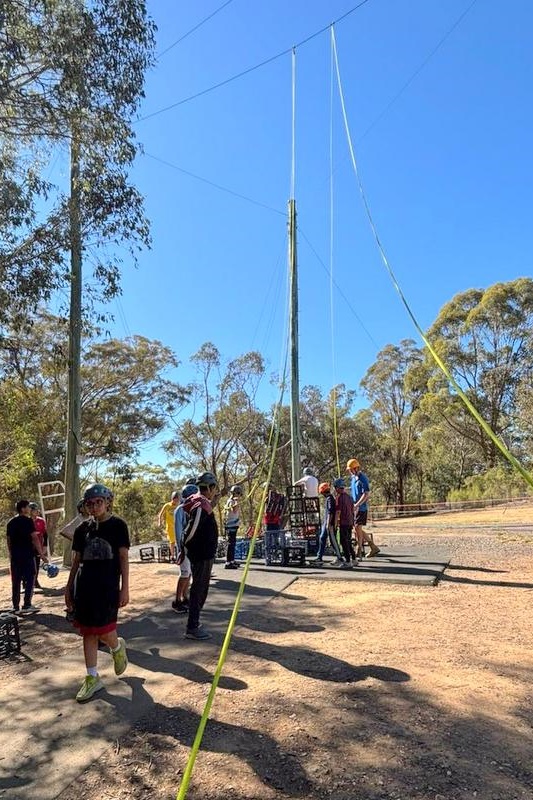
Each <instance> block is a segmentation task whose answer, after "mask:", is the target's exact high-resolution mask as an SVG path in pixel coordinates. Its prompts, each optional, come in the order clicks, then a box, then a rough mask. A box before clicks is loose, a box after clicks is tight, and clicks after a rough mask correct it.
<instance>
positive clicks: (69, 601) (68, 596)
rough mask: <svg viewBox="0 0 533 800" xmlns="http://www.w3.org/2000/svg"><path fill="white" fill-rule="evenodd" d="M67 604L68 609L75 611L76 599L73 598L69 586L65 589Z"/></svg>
mask: <svg viewBox="0 0 533 800" xmlns="http://www.w3.org/2000/svg"><path fill="white" fill-rule="evenodd" d="M65 605H66V607H67V611H74V601H73V600H72V592H71V590H70V589H69V587H68V586H67V588H66V589H65Z"/></svg>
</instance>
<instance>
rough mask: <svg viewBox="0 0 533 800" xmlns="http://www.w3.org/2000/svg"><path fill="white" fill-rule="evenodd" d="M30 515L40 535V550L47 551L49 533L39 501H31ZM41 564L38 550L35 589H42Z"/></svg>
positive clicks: (36, 553) (36, 554)
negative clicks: (41, 513) (40, 512)
mask: <svg viewBox="0 0 533 800" xmlns="http://www.w3.org/2000/svg"><path fill="white" fill-rule="evenodd" d="M29 509H30V517H31V518H32V520H33V526H34V528H35V530H36V532H37V536H38V537H39V541H40V543H41V547H40V550H41V551H44V552H46V546H47V544H48V533H47V530H46V522H45V521H44V519H43V517H41V515H40V514H39V510H40V509H39V506H38V505H37V503H33V502H32V503H30V505H29ZM40 566H41V556H40V555H39V553H38V552H37V551H36V552H35V583H34V588H35V589H42V586H41V584H40V583H39V567H40Z"/></svg>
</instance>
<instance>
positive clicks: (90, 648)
mask: <svg viewBox="0 0 533 800" xmlns="http://www.w3.org/2000/svg"><path fill="white" fill-rule="evenodd" d="M83 501H84V504H85V507H86V508H87V510H88V511H89V512H90V513H91V514H92V516H93V519H92V520H91V521H89V522H82V524H81V525H80V526H79V527H78V528H76V530H75V532H74V539H73V541H72V568H71V570H70V575H69V578H68V582H67V586H66V589H65V603H66V606H67V609H68V611H69V612H73V617H74V619H73V622H74V625H75V626H76V628H78V630H79V632H80V633H81V635H82V636H83V652H84V655H85V666H86V668H87V675H86V677H85V680H84V681H83V683H82V685H81V687H80V689H79V691H78V693H77V695H76V700H77V701H78V703H85V702H86V701H87V700H90V699H91V697H93V695H94V694H96V692H99V691H100V690H101V689H103V688H104V684H103V683H102V681H101V680H100V676H99V675H98V669H97V666H96V665H97V659H98V642H103V643H104V644H106V645H107V646H108V647H109V650H110V652H111V655H112V657H113V662H114V667H115V675H122V673H123V672H124V670H125V669H126V667H127V666H128V656H127V653H126V642H125V641H124V639H122V638H119V637H118V636H117V617H118V610H119V608H123V607H124V606H126V605H127V604H128V603H129V564H128V550H129V546H130V537H129V532H128V526H127V525H126V523H125V522H124V520H123V519H121V518H120V517H117V516H115V515H114V514H112V513H111V503H112V502H113V495H112V492H111V491H110V490H109V489H108V488H107V486H104V485H103V484H101V483H95V484H93V485H92V486H89V488H88V489H86V491H85V494H84V495H83Z"/></svg>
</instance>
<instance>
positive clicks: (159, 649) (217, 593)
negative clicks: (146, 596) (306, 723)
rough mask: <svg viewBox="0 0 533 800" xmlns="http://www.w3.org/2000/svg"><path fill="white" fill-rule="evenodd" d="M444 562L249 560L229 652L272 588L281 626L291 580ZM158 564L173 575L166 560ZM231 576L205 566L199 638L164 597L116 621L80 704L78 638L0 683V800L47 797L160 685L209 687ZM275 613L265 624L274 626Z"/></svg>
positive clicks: (349, 576) (357, 576) (405, 557)
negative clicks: (114, 637) (120, 643)
mask: <svg viewBox="0 0 533 800" xmlns="http://www.w3.org/2000/svg"><path fill="white" fill-rule="evenodd" d="M447 563H448V558H447V557H446V555H445V554H443V553H437V552H432V553H427V552H423V551H422V550H420V551H419V550H418V549H414V548H409V549H402V550H401V551H398V552H396V551H393V550H388V549H387V550H386V549H385V548H384V550H383V554H382V555H380V556H378V557H377V558H375V559H369V560H368V561H365V562H363V563H362V564H361V565H360V566H358V567H357V568H356V569H355V570H353V571H351V572H350V571H340V570H338V569H335V568H333V567H329V568H328V567H326V568H320V569H318V568H316V567H312V566H309V567H306V568H296V567H266V566H265V564H264V563H263V562H254V563H253V565H252V569H251V570H250V573H249V579H248V583H247V586H246V589H245V592H244V596H243V604H242V608H241V614H240V615H239V620H238V624H240V626H241V629H240V631H239V632H237V636H236V637H235V639H234V641H233V643H232V650H233V651H234V652H235V653H237V654H238V653H239V652H247V650H246V647H247V646H248V645H247V640H246V638H245V637H243V632H244V631H245V628H246V626H247V625H249V624H250V623H252V627H253V620H254V617H256V616H257V611H258V609H260V608H262V607H263V606H264V605H265V604H266V603H267V602H268V601H269V600H270V599H272V598H273V597H275V596H276V595H277V594H279V593H280V592H283V596H284V599H285V601H286V603H287V606H288V608H287V614H286V617H287V619H285V618H284V620H280V621H279V623H280V624H289V623H290V616H291V615H290V604H291V603H293V602H298V601H301V600H304V599H305V598H304V597H303V596H302V595H299V594H298V585H297V579H298V578H299V577H305V578H313V579H317V580H343V581H346V580H351V581H361V580H376V581H394V582H402V583H417V584H422V585H423V584H431V583H435V582H436V580H437V579H438V576H439V575H440V574H441V573H442V571H443V570H444V568H445V566H446V564H447ZM161 567H162V569H163V570H164V571H166V570H168V571H169V572H172V574H174V575H175V567H174V566H173V565H167V564H162V565H161ZM240 574H241V570H225V569H224V565H223V564H216V565H215V569H214V579H213V581H212V585H211V588H210V593H209V599H208V603H207V606H206V609H205V614H204V615H203V616H204V622H205V625H206V627H207V628H208V629H209V630H210V631H211V632H212V633H213V639H211V640H209V641H208V642H201V643H200V642H194V641H190V640H188V639H185V638H184V636H183V634H184V632H185V624H186V618H185V617H180V616H177V615H176V614H175V613H173V612H172V610H171V608H170V598H169V603H168V604H165V605H162V606H158V607H157V608H155V609H153V610H152V611H151V612H150V613H149V614H143V615H141V616H139V617H137V618H135V619H132V620H130V621H127V622H126V623H124V624H122V625H121V626H120V633H121V635H123V636H124V637H125V638H126V640H127V642H128V655H129V660H130V664H129V667H128V671H127V673H126V674H125V676H123V677H121V678H116V676H115V675H114V673H113V668H112V660H111V658H110V656H109V655H108V654H105V653H100V654H99V670H100V674H101V676H102V679H103V681H104V684H105V686H106V690H105V691H103V692H101V693H99V694H98V695H97V697H96V698H95V699H94V700H92V701H91V702H90V703H88V704H86V705H79V704H77V703H76V702H75V701H74V699H73V697H74V694H75V693H76V691H77V689H78V687H79V684H80V683H81V680H82V678H83V675H84V669H83V655H82V652H81V642H80V648H79V649H77V650H76V651H74V652H73V653H71V654H69V655H67V656H65V657H63V658H60V659H58V660H57V661H55V662H54V663H51V664H49V665H48V666H46V667H43V668H41V669H39V670H35V671H34V672H32V673H31V674H30V675H29V676H28V677H27V680H25V681H24V683H17V692H16V693H14V692H13V690H12V689H11V690H10V687H9V685H8V684H3V685H1V686H0V704H1V708H2V725H1V726H0V798H9V800H27V798H28V797H31V798H32V800H53V798H55V797H57V795H58V794H60V792H62V791H63V790H64V789H65V788H66V787H67V786H68V785H69V783H71V782H72V781H73V780H75V779H76V778H77V776H79V775H80V773H81V772H82V771H83V770H84V769H86V768H87V767H88V766H89V765H90V764H91V763H92V762H93V761H94V760H95V759H96V758H98V757H99V756H100V755H101V753H102V752H103V751H104V750H105V749H106V748H107V747H108V746H109V745H110V743H112V742H113V741H116V740H117V739H118V738H120V736H122V735H123V734H124V732H125V731H126V730H127V729H128V728H129V727H130V725H131V724H132V722H134V721H135V720H136V719H139V718H141V717H143V716H144V715H146V714H147V713H148V712H149V711H150V709H151V708H152V707H153V706H154V704H156V703H161V704H163V705H165V704H166V697H167V696H168V692H169V690H172V689H176V688H179V687H181V688H183V687H184V686H185V687H186V685H187V682H191V681H192V682H195V683H205V684H210V683H211V680H212V677H213V671H214V667H215V664H216V660H217V658H218V653H219V650H220V645H221V642H222V639H223V636H224V633H225V631H226V627H227V622H228V619H229V615H230V613H231V610H232V608H233V603H234V599H235V595H236V592H237V588H238V585H239V581H240ZM295 582H296V583H295ZM291 584H292V585H291ZM43 616H44V615H43ZM276 619H277V618H276ZM276 619H273V620H272V624H273V625H274V626H275V625H276ZM43 624H45V623H43ZM270 649H271V648H270ZM221 686H222V687H224V688H226V689H230V690H234V691H239V690H240V689H243V688H246V684H244V683H243V681H242V680H241V679H240V678H239V677H237V676H236V675H233V674H232V672H231V670H230V669H228V670H226V671H225V673H224V675H223V677H222V681H221ZM21 687H22V688H21Z"/></svg>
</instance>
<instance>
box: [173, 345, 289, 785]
mask: <svg viewBox="0 0 533 800" xmlns="http://www.w3.org/2000/svg"><path fill="white" fill-rule="evenodd" d="M288 352H289V348H288V342H287V348H286V353H285V364H284V369H283V377H282V381H281V386H280V395H279V399H278V403H277V405H276V409H275V412H274V418H273V420H272V426H271V435H270V438H269V443H270V442H272V452H271V454H270V462H269V466H268V474H267V480H266V483H265V485H264V487H263V492H262V494H261V502H260V504H259V511H258V512H257V518H256V521H255V528H254V534H253V536H252V538H251V539H250V549H249V550H248V555H247V556H246V561H245V563H244V570H243V573H242V578H241V582H240V584H239V589H238V591H237V596H236V598H235V603H234V605H233V611H232V613H231V617H230V621H229V623H228V627H227V630H226V635H225V636H224V641H223V643H222V648H221V650H220V654H219V657H218V662H217V666H216V669H215V674H214V676H213V682H212V683H211V688H210V689H209V694H208V695H207V700H206V701H205V706H204V710H203V712H202V716H201V717H200V722H199V723H198V728H197V730H196V736H195V737H194V742H193V744H192V747H191V752H190V753H189V758H188V760H187V765H186V767H185V771H184V773H183V778H182V781H181V784H180V787H179V790H178V793H177V795H176V800H184V798H185V797H186V796H187V791H188V788H189V783H190V780H191V775H192V771H193V769H194V764H195V762H196V757H197V755H198V751H199V749H200V745H201V743H202V739H203V735H204V731H205V726H206V725H207V720H208V719H209V714H210V711H211V706H212V705H213V701H214V699H215V694H216V690H217V688H218V683H219V681H220V676H221V675H222V669H223V667H224V663H225V661H226V658H227V655H228V650H229V646H230V642H231V637H232V634H233V630H234V628H235V623H236V621H237V616H238V613H239V610H240V606H241V600H242V596H243V593H244V589H245V586H246V579H247V577H248V572H249V571H250V563H251V560H252V555H253V552H254V547H255V543H256V541H257V537H258V534H259V531H260V530H261V520H262V517H263V512H264V508H265V503H266V497H267V493H268V485H269V483H270V481H271V478H272V470H273V468H274V459H275V457H276V451H277V449H278V440H279V432H280V415H281V407H282V404H283V395H284V393H285V385H286V380H287V364H288Z"/></svg>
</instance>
